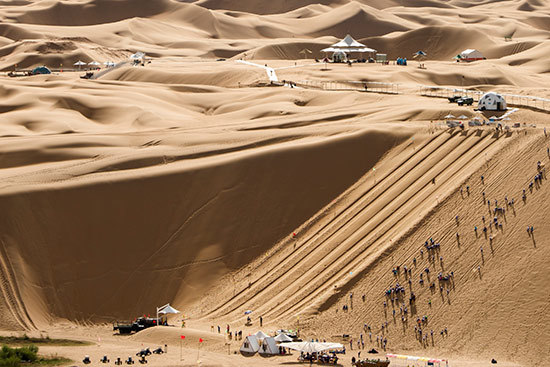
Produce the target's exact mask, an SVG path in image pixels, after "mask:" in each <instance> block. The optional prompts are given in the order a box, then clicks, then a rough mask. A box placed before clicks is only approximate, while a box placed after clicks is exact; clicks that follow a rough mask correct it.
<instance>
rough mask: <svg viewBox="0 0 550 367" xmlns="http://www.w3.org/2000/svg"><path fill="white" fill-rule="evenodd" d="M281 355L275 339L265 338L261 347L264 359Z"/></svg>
mask: <svg viewBox="0 0 550 367" xmlns="http://www.w3.org/2000/svg"><path fill="white" fill-rule="evenodd" d="M277 354H279V347H278V346H277V343H276V342H275V338H273V337H269V338H265V339H264V340H263V342H262V346H261V347H260V355H261V356H263V357H269V356H275V355H277Z"/></svg>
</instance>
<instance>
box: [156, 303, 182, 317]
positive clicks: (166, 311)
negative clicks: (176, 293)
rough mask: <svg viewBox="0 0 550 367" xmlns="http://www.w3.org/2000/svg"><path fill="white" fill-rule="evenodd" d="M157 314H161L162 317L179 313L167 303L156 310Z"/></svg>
mask: <svg viewBox="0 0 550 367" xmlns="http://www.w3.org/2000/svg"><path fill="white" fill-rule="evenodd" d="M157 313H158V314H162V315H166V314H169V313H172V314H176V313H180V312H179V311H178V310H176V309H175V308H174V307H172V306H170V304H169V303H167V304H165V305H164V306H162V307H159V308H157Z"/></svg>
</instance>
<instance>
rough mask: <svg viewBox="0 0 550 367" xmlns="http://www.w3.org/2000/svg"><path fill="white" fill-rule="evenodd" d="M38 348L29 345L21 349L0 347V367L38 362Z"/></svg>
mask: <svg viewBox="0 0 550 367" xmlns="http://www.w3.org/2000/svg"><path fill="white" fill-rule="evenodd" d="M37 354H38V347H37V346H36V345H29V346H25V347H21V348H10V347H8V346H7V345H4V346H2V349H1V350H0V367H17V366H19V364H20V363H21V362H25V363H29V362H35V361H37V360H38V356H37Z"/></svg>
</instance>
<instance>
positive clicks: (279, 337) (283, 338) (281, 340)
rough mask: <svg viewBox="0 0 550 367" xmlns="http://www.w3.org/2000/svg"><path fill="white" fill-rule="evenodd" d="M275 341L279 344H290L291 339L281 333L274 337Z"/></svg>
mask: <svg viewBox="0 0 550 367" xmlns="http://www.w3.org/2000/svg"><path fill="white" fill-rule="evenodd" d="M275 341H276V342H279V343H286V342H291V341H292V338H291V337H290V336H288V335H286V334H283V333H281V334H279V335H277V336H276V337H275Z"/></svg>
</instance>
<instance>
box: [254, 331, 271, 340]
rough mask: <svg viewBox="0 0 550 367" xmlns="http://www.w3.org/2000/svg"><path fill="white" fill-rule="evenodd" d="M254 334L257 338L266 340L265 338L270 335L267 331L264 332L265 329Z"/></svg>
mask: <svg viewBox="0 0 550 367" xmlns="http://www.w3.org/2000/svg"><path fill="white" fill-rule="evenodd" d="M254 336H255V337H256V338H258V340H264V339H265V338H269V335H267V334H266V333H264V332H263V331H261V330H260V331H258V332H257V333H256V334H254Z"/></svg>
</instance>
